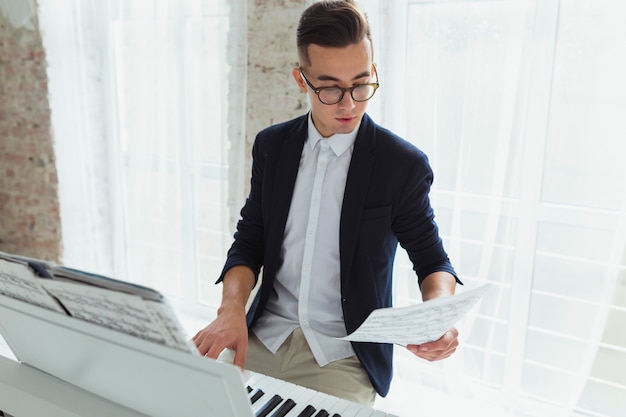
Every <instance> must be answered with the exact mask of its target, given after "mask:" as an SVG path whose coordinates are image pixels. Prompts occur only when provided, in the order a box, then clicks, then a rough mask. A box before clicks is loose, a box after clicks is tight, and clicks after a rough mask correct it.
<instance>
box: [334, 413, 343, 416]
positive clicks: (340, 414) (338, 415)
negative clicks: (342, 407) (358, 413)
mask: <svg viewBox="0 0 626 417" xmlns="http://www.w3.org/2000/svg"><path fill="white" fill-rule="evenodd" d="M333 417H341V414H337V413H335V414H333Z"/></svg>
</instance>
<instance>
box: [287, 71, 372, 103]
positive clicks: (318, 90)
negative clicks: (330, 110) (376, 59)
mask: <svg viewBox="0 0 626 417" xmlns="http://www.w3.org/2000/svg"><path fill="white" fill-rule="evenodd" d="M372 67H373V68H374V75H376V82H373V83H364V84H357V85H353V86H352V87H348V88H343V87H337V86H332V87H315V86H314V85H313V84H311V82H310V81H309V79H308V78H307V77H306V75H304V71H302V67H298V70H299V71H300V74H301V75H302V78H303V79H304V81H305V82H306V83H307V85H308V86H309V87H311V90H313V92H314V93H315V94H316V95H317V98H318V100H319V101H320V103H322V104H326V105H327V106H333V105H335V104H337V103H341V100H343V98H344V96H345V95H346V92H347V91H349V92H350V97H351V98H352V100H354V101H356V102H357V103H362V102H365V101H368V100H370V99H371V98H372V97H374V94H376V90H378V87H380V83H379V82H378V71H377V70H376V66H375V65H372ZM365 85H368V86H371V87H372V88H374V91H372V95H371V96H369V97H368V98H366V99H365V100H357V99H356V98H354V95H353V92H354V90H355V89H356V88H359V87H363V86H365ZM331 88H334V89H337V90H341V96H339V99H338V100H337V101H335V102H333V103H326V102H324V101H322V98H321V97H320V93H321V92H322V91H323V90H329V89H331Z"/></svg>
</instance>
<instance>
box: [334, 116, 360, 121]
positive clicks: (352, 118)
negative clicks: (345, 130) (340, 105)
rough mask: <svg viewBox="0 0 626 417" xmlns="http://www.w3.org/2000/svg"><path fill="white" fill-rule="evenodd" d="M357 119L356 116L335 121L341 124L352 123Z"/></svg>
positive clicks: (342, 117)
mask: <svg viewBox="0 0 626 417" xmlns="http://www.w3.org/2000/svg"><path fill="white" fill-rule="evenodd" d="M355 118H356V116H341V117H335V119H336V120H337V121H338V122H340V123H350V122H351V121H353V120H354V119H355Z"/></svg>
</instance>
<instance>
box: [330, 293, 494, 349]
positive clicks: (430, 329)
mask: <svg viewBox="0 0 626 417" xmlns="http://www.w3.org/2000/svg"><path fill="white" fill-rule="evenodd" d="M489 289H490V285H489V284H485V285H483V286H481V287H478V288H476V289H474V290H470V291H466V292H463V293H460V294H456V295H452V296H449V297H440V298H436V299H433V300H429V301H425V302H423V303H420V304H416V305H412V306H408V307H400V308H382V309H378V310H374V311H373V312H372V313H371V314H370V315H369V317H368V318H367V319H366V320H365V321H364V322H363V324H361V326H360V327H359V328H358V329H357V330H355V331H354V332H352V333H351V334H349V335H348V336H345V337H342V338H338V339H339V340H349V341H354V342H377V343H393V344H397V345H401V346H406V345H408V344H412V345H419V344H422V343H425V342H430V341H433V340H437V339H439V338H440V337H441V336H443V335H444V334H445V333H446V332H447V331H448V330H449V329H450V328H452V327H453V326H454V325H455V323H456V322H458V321H459V320H460V319H461V318H462V317H463V316H464V315H465V314H467V312H469V310H470V309H471V308H472V307H473V306H474V305H475V304H476V303H477V302H478V301H479V300H480V299H481V298H482V297H483V296H484V295H485V293H486V292H487V291H488V290H489Z"/></svg>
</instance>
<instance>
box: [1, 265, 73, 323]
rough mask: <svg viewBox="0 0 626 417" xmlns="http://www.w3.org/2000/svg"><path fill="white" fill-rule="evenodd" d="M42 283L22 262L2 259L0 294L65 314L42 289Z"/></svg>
mask: <svg viewBox="0 0 626 417" xmlns="http://www.w3.org/2000/svg"><path fill="white" fill-rule="evenodd" d="M42 281H43V280H42V279H40V278H37V277H36V276H35V274H34V273H33V271H31V270H30V269H29V268H28V267H27V266H26V265H24V264H22V263H21V262H20V261H14V262H9V261H6V260H4V259H0V294H4V295H6V296H8V297H11V298H15V299H17V300H22V301H26V302H27V303H30V304H33V305H36V306H40V307H44V308H47V309H48V310H53V311H58V312H60V313H63V314H65V312H64V311H63V309H62V308H61V306H60V305H59V303H57V302H56V301H55V300H54V298H52V297H50V294H48V293H47V292H46V290H44V289H43V288H42V286H41V284H40V282H42Z"/></svg>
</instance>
